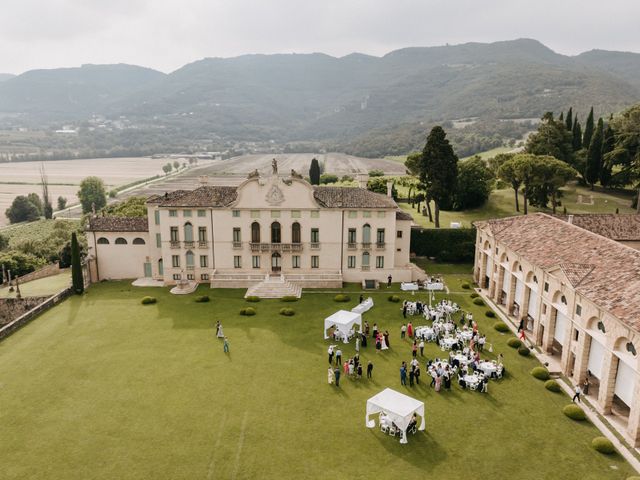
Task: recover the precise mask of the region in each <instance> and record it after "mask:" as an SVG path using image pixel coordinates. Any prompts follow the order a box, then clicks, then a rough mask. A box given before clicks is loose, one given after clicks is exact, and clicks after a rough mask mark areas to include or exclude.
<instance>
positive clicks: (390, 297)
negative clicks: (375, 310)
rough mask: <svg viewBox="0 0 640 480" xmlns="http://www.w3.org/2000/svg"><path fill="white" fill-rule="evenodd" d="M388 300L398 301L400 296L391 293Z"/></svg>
mask: <svg viewBox="0 0 640 480" xmlns="http://www.w3.org/2000/svg"><path fill="white" fill-rule="evenodd" d="M388 300H389V301H390V302H393V303H398V302H399V301H400V297H399V296H398V295H389V299H388Z"/></svg>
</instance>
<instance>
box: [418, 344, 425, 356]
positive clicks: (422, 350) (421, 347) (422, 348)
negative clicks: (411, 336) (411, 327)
mask: <svg viewBox="0 0 640 480" xmlns="http://www.w3.org/2000/svg"><path fill="white" fill-rule="evenodd" d="M418 347H420V356H421V357H424V340H420V343H419V344H418Z"/></svg>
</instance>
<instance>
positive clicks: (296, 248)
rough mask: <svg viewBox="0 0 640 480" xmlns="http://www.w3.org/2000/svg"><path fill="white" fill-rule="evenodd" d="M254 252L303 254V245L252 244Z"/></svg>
mask: <svg viewBox="0 0 640 480" xmlns="http://www.w3.org/2000/svg"><path fill="white" fill-rule="evenodd" d="M249 246H250V247H251V251H252V252H301V251H302V244H301V243H250V244H249Z"/></svg>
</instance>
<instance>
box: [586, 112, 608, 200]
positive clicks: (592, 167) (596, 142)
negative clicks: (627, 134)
mask: <svg viewBox="0 0 640 480" xmlns="http://www.w3.org/2000/svg"><path fill="white" fill-rule="evenodd" d="M603 130H604V123H603V122H602V118H599V119H598V126H597V127H596V130H595V132H594V133H593V136H592V137H591V143H590V144H589V150H588V152H587V165H586V167H585V171H584V178H585V180H586V181H587V182H588V183H589V185H591V190H593V185H594V184H595V183H596V182H597V181H598V180H599V179H600V170H601V168H602V137H603ZM585 133H586V132H585Z"/></svg>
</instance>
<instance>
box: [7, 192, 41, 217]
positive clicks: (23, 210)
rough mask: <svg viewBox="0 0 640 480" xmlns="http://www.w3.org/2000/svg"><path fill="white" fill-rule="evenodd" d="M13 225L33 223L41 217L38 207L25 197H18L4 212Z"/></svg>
mask: <svg viewBox="0 0 640 480" xmlns="http://www.w3.org/2000/svg"><path fill="white" fill-rule="evenodd" d="M4 214H5V215H6V216H7V218H8V219H9V221H10V222H11V223H19V222H33V221H34V220H37V219H38V218H39V217H40V212H39V211H38V207H36V206H35V205H34V204H33V203H31V201H30V200H29V199H28V198H27V197H25V196H24V195H18V196H17V197H16V198H14V199H13V203H11V206H10V207H9V208H7V209H6V210H5V212H4Z"/></svg>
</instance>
